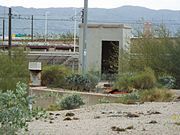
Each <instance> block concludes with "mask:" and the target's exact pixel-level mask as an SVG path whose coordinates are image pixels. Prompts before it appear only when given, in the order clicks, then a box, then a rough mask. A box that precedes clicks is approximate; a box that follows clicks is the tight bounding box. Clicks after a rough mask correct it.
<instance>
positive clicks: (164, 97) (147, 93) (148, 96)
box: [139, 88, 173, 102]
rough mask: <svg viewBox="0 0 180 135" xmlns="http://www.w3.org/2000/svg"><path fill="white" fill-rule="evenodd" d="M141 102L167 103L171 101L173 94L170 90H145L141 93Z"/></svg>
mask: <svg viewBox="0 0 180 135" xmlns="http://www.w3.org/2000/svg"><path fill="white" fill-rule="evenodd" d="M139 94H140V100H141V101H142V102H155V101H156V102H166V101H171V100H172V97H173V94H172V92H170V91H169V90H166V89H157V88H155V89H150V90H144V91H141V92H140V93H139Z"/></svg>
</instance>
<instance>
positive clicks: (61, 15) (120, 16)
mask: <svg viewBox="0 0 180 135" xmlns="http://www.w3.org/2000/svg"><path fill="white" fill-rule="evenodd" d="M4 9H5V15H6V16H5V18H6V33H7V25H8V20H7V17H8V16H7V14H8V8H7V7H5V8H4V7H2V6H0V17H1V18H0V33H2V21H1V20H2V17H3V13H4ZM12 12H13V14H14V15H16V16H14V17H13V18H16V19H13V27H12V29H13V33H26V34H30V26H31V25H30V24H31V20H30V17H31V16H30V15H34V33H36V34H37V33H39V34H43V33H44V30H45V13H46V12H47V18H48V33H49V34H50V33H51V34H58V33H64V32H72V31H73V29H74V26H73V24H74V21H73V20H72V18H73V17H74V8H45V9H42V8H41V9H37V8H23V7H12ZM80 12H81V9H80V8H78V9H77V19H78V20H79V22H78V23H80V20H81V18H80V16H81V13H80ZM19 15H21V16H19ZM88 19H89V23H93V22H96V23H125V24H129V25H130V26H132V27H133V28H134V29H138V28H142V24H143V22H144V21H151V22H153V24H154V26H158V25H159V24H160V23H164V24H166V26H167V27H168V28H169V29H170V30H171V31H172V32H175V31H176V30H177V29H179V28H180V10H179V11H173V10H152V9H148V8H144V7H137V6H123V7H119V8H113V9H102V8H90V9H89V13H88Z"/></svg>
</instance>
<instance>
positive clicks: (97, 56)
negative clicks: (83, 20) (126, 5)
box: [79, 24, 131, 74]
mask: <svg viewBox="0 0 180 135" xmlns="http://www.w3.org/2000/svg"><path fill="white" fill-rule="evenodd" d="M79 28H80V33H79V34H80V35H79V36H80V39H79V70H80V72H81V71H82V61H83V55H82V54H83V25H82V24H80V25H79ZM86 37H87V40H86V66H85V71H92V70H93V71H98V72H99V73H101V74H106V73H110V74H113V73H117V72H118V67H119V66H117V67H114V68H113V70H112V65H111V63H109V62H107V61H109V59H110V58H111V56H113V59H114V60H115V62H116V64H117V65H119V56H120V49H128V48H129V42H130V38H131V28H130V27H128V26H126V25H124V24H88V25H87V36H86Z"/></svg>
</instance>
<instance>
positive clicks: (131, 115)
mask: <svg viewBox="0 0 180 135" xmlns="http://www.w3.org/2000/svg"><path fill="white" fill-rule="evenodd" d="M126 117H129V118H134V117H139V114H137V113H131V112H128V113H127V114H126Z"/></svg>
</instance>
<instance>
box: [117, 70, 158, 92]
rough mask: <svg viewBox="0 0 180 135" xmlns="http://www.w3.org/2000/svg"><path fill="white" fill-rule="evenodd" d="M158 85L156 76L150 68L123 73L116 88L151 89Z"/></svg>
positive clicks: (129, 89)
mask: <svg viewBox="0 0 180 135" xmlns="http://www.w3.org/2000/svg"><path fill="white" fill-rule="evenodd" d="M155 85H156V77H155V75H154V72H153V70H152V69H150V68H145V69H144V71H141V72H138V73H132V74H124V75H121V76H120V77H119V78H118V80H117V81H116V82H115V85H114V88H116V89H119V90H122V91H127V92H132V90H133V89H137V90H138V89H151V88H153V87H155Z"/></svg>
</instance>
